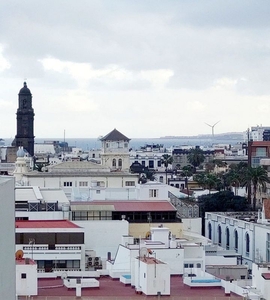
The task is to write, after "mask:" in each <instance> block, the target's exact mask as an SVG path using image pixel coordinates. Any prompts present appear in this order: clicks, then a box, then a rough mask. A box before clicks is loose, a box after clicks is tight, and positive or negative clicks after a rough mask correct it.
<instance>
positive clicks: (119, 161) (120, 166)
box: [118, 158, 122, 168]
mask: <svg viewBox="0 0 270 300" xmlns="http://www.w3.org/2000/svg"><path fill="white" fill-rule="evenodd" d="M118 167H119V168H122V159H121V158H119V159H118Z"/></svg>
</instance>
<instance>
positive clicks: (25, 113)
mask: <svg viewBox="0 0 270 300" xmlns="http://www.w3.org/2000/svg"><path fill="white" fill-rule="evenodd" d="M34 115H35V114H34V109H33V108H32V94H31V92H30V90H29V88H28V87H27V84H26V82H24V86H23V88H21V90H20V92H19V107H18V109H17V134H16V136H15V140H14V141H13V143H12V145H13V146H16V147H23V148H24V149H26V150H27V152H28V153H29V154H30V155H31V156H34V138H35V137H34Z"/></svg>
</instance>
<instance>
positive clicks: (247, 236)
mask: <svg viewBox="0 0 270 300" xmlns="http://www.w3.org/2000/svg"><path fill="white" fill-rule="evenodd" d="M249 250H250V238H249V234H248V233H246V256H249Z"/></svg>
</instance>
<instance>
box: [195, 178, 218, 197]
mask: <svg viewBox="0 0 270 300" xmlns="http://www.w3.org/2000/svg"><path fill="white" fill-rule="evenodd" d="M194 180H195V181H197V182H198V184H199V185H200V186H202V187H203V188H204V189H208V190H209V194H210V191H211V190H212V189H218V190H220V189H221V187H222V182H221V179H220V178H219V177H218V176H217V175H216V174H213V173H200V174H197V175H196V176H195V177H194Z"/></svg>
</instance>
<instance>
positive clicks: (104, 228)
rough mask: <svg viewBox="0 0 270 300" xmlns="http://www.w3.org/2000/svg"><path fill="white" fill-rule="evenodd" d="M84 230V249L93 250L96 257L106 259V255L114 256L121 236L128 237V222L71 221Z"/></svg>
mask: <svg viewBox="0 0 270 300" xmlns="http://www.w3.org/2000/svg"><path fill="white" fill-rule="evenodd" d="M72 222H73V223H75V224H77V225H78V226H80V227H83V228H84V229H85V234H84V239H85V249H86V250H95V251H96V256H98V257H101V258H102V259H107V253H108V252H111V255H112V257H114V256H115V254H116V251H117V248H118V245H119V244H121V241H122V236H123V235H128V224H129V223H128V222H127V221H125V220H123V221H118V220H117V221H109V220H108V221H72Z"/></svg>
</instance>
